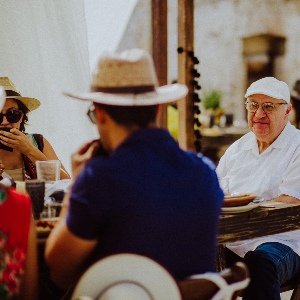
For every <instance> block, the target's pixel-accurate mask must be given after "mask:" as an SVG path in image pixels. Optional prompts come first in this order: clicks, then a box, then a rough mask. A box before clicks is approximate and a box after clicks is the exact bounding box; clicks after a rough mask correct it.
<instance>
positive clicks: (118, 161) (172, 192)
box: [67, 128, 223, 279]
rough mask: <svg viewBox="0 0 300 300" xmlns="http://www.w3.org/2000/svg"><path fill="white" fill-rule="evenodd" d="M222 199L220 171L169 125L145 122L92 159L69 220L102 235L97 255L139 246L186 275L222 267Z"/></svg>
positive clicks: (77, 228)
mask: <svg viewBox="0 0 300 300" xmlns="http://www.w3.org/2000/svg"><path fill="white" fill-rule="evenodd" d="M222 202H223V192H222V190H221V189H220V187H219V184H218V180H217V176H216V173H215V171H214V170H213V169H212V168H211V167H210V166H209V165H208V164H206V163H205V162H204V161H203V159H202V158H199V157H197V155H196V154H194V153H191V152H186V151H183V150H181V149H180V148H179V146H178V144H177V143H176V141H175V140H174V139H173V138H172V137H171V136H170V134H169V133H168V132H167V131H166V130H163V129H157V128H151V129H144V130H140V131H137V132H135V133H134V134H132V135H131V136H130V137H129V138H127V139H126V140H125V141H124V142H123V143H122V144H121V145H119V147H118V148H117V149H116V150H115V151H114V152H113V153H112V154H111V155H110V156H108V157H96V158H93V159H92V160H90V161H89V162H88V163H87V164H86V166H85V168H84V170H83V171H82V172H81V173H80V175H79V176H78V178H77V180H76V182H75V184H74V186H73V188H72V193H71V201H70V211H69V214H68V216H67V226H68V228H69V230H70V231H71V232H72V233H73V234H75V235H76V236H78V237H80V238H83V239H97V240H98V246H97V249H96V251H95V256H94V259H95V260H98V259H100V258H103V257H105V256H108V255H111V254H116V253H136V254H140V255H145V256H148V257H150V258H152V259H154V260H156V261H157V262H158V263H160V264H161V265H163V266H164V267H165V268H166V269H167V270H168V271H169V272H170V273H171V274H172V275H173V276H174V277H175V278H176V279H182V278H184V277H186V276H188V275H191V274H196V273H203V272H206V271H213V270H214V269H215V258H216V235H217V230H218V223H219V214H220V209H221V206H222Z"/></svg>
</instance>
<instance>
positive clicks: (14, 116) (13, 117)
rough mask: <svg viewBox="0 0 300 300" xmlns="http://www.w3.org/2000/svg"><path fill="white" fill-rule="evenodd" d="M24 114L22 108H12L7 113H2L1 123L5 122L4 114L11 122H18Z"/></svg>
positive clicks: (0, 114)
mask: <svg viewBox="0 0 300 300" xmlns="http://www.w3.org/2000/svg"><path fill="white" fill-rule="evenodd" d="M22 114H23V113H22V111H21V110H16V109H13V110H10V111H8V112H7V113H6V114H3V113H0V124H1V123H2V122H3V118H4V116H5V117H6V119H7V121H8V122H9V123H17V122H19V121H20V119H21V117H22Z"/></svg>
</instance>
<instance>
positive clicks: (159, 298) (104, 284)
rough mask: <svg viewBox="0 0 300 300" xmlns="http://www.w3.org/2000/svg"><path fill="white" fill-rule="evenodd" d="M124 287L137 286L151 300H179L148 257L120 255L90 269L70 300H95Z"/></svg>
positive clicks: (170, 279) (175, 289)
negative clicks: (80, 299)
mask: <svg viewBox="0 0 300 300" xmlns="http://www.w3.org/2000/svg"><path fill="white" fill-rule="evenodd" d="M124 283H129V284H134V285H136V286H139V287H140V288H141V289H143V290H144V291H146V292H147V294H148V295H151V297H149V298H151V299H156V300H180V299H181V293H180V290H179V287H178V285H177V283H176V281H175V279H174V278H173V277H172V276H171V275H170V273H169V272H168V271H167V270H166V269H164V268H163V267H162V266H161V265H159V264H158V263H157V262H155V261H154V260H152V259H150V258H148V257H145V256H141V255H137V254H128V253H124V254H115V255H111V256H108V257H106V258H104V259H101V260H100V261H98V262H97V263H95V264H94V265H92V266H91V267H90V268H89V269H88V270H87V271H86V272H85V273H84V274H83V276H82V277H81V278H80V280H79V282H78V283H77V285H76V287H75V290H74V292H73V295H72V298H71V300H75V299H78V297H80V296H89V297H92V298H93V299H98V296H99V295H101V294H102V293H103V292H104V291H107V289H109V288H111V287H112V288H113V287H116V286H117V285H118V284H119V285H122V284H124ZM124 292H126V290H125V291H124ZM100 299H101V297H100ZM122 299H123V298H122Z"/></svg>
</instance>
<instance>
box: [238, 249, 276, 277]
mask: <svg viewBox="0 0 300 300" xmlns="http://www.w3.org/2000/svg"><path fill="white" fill-rule="evenodd" d="M244 262H245V264H246V265H247V267H248V268H249V271H250V274H251V273H252V274H253V273H270V272H272V273H273V272H274V273H276V265H275V263H274V262H273V261H272V259H271V258H270V256H269V255H268V253H267V252H266V251H263V250H255V251H249V252H247V253H246V255H245V257H244Z"/></svg>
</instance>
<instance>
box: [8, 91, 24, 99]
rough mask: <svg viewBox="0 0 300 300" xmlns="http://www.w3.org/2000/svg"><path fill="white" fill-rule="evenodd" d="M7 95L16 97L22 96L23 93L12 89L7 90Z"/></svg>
mask: <svg viewBox="0 0 300 300" xmlns="http://www.w3.org/2000/svg"><path fill="white" fill-rule="evenodd" d="M5 92H6V96H8V97H11V96H16V97H22V96H21V94H19V93H17V92H15V91H12V90H5Z"/></svg>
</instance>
